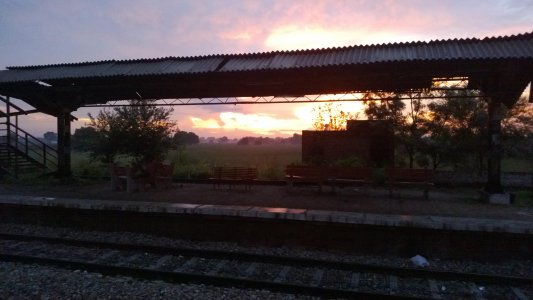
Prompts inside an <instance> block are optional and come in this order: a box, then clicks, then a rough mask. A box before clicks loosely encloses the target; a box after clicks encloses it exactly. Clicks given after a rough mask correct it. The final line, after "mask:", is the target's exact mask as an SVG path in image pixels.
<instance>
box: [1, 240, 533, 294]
mask: <svg viewBox="0 0 533 300" xmlns="http://www.w3.org/2000/svg"><path fill="white" fill-rule="evenodd" d="M0 238H1V239H0V258H1V259H2V260H4V261H13V262H23V263H28V264H43V265H52V266H57V267H62V268H68V269H79V270H86V271H91V272H98V273H102V274H106V275H123V276H131V277H138V278H144V279H150V280H155V279H157V280H164V281H168V282H187V283H202V284H209V285H214V286H231V287H238V288H245V289H266V290H271V291H275V292H284V293H293V294H306V295H312V296H319V297H324V298H360V299H385V298H388V299H458V298H467V299H501V298H505V299H520V300H522V299H529V297H531V295H532V294H531V293H532V292H533V278H524V277H512V276H498V275H491V274H477V273H460V272H450V271H436V270H428V269H419V268H398V267H391V266H378V265H367V264H359V263H348V262H338V261H327V260H316V259H307V258H298V257H282V256H270V255H258V254H250V253H240V252H239V253H238V252H228V251H216V250H198V249H189V248H176V247H160V246H150V245H138V244H135V245H133V244H119V243H110V242H97V241H84V240H76V239H63V238H57V237H44V236H27V235H12V234H0Z"/></svg>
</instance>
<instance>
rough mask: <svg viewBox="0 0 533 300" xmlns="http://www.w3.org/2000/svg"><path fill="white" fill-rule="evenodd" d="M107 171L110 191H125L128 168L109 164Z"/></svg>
mask: <svg viewBox="0 0 533 300" xmlns="http://www.w3.org/2000/svg"><path fill="white" fill-rule="evenodd" d="M109 169H110V174H111V190H113V191H116V190H126V188H127V182H128V173H129V170H128V169H129V167H125V166H119V165H117V164H111V165H110V166H109Z"/></svg>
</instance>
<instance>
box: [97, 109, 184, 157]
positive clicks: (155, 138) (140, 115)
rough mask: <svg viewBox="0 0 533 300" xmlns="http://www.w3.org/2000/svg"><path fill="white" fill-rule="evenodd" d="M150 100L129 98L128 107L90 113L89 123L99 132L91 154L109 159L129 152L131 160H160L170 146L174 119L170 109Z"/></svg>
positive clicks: (174, 124)
mask: <svg viewBox="0 0 533 300" xmlns="http://www.w3.org/2000/svg"><path fill="white" fill-rule="evenodd" d="M152 102H153V101H149V100H130V101H129V105H128V106H123V107H116V108H113V110H106V109H104V110H102V111H100V112H99V113H98V115H97V116H96V117H93V116H92V115H91V114H89V118H90V124H89V127H92V128H94V129H95V130H96V132H97V133H98V139H97V143H95V145H94V147H93V148H92V149H91V152H92V155H93V156H95V157H101V158H103V160H104V161H106V162H112V161H113V160H114V158H115V156H116V155H118V154H124V155H129V156H130V157H131V158H132V159H133V163H134V164H137V165H142V163H143V162H148V161H151V160H157V159H161V158H162V156H163V154H165V153H166V152H167V150H168V149H169V147H170V145H171V139H170V136H171V134H172V132H174V128H175V126H176V123H175V122H172V121H171V120H170V113H171V112H172V111H173V110H172V109H166V108H161V107H156V106H153V105H152Z"/></svg>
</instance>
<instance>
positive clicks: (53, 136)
mask: <svg viewBox="0 0 533 300" xmlns="http://www.w3.org/2000/svg"><path fill="white" fill-rule="evenodd" d="M43 138H44V139H45V140H46V142H47V143H49V144H50V143H52V142H57V133H55V132H52V131H47V132H45V133H44V135H43Z"/></svg>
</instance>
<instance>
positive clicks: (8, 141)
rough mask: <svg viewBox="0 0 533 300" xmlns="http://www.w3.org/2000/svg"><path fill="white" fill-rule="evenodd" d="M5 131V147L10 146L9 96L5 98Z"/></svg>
mask: <svg viewBox="0 0 533 300" xmlns="http://www.w3.org/2000/svg"><path fill="white" fill-rule="evenodd" d="M6 114H7V116H6V131H7V135H6V137H7V146H8V147H9V146H11V118H10V115H11V105H10V103H9V96H7V97H6Z"/></svg>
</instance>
